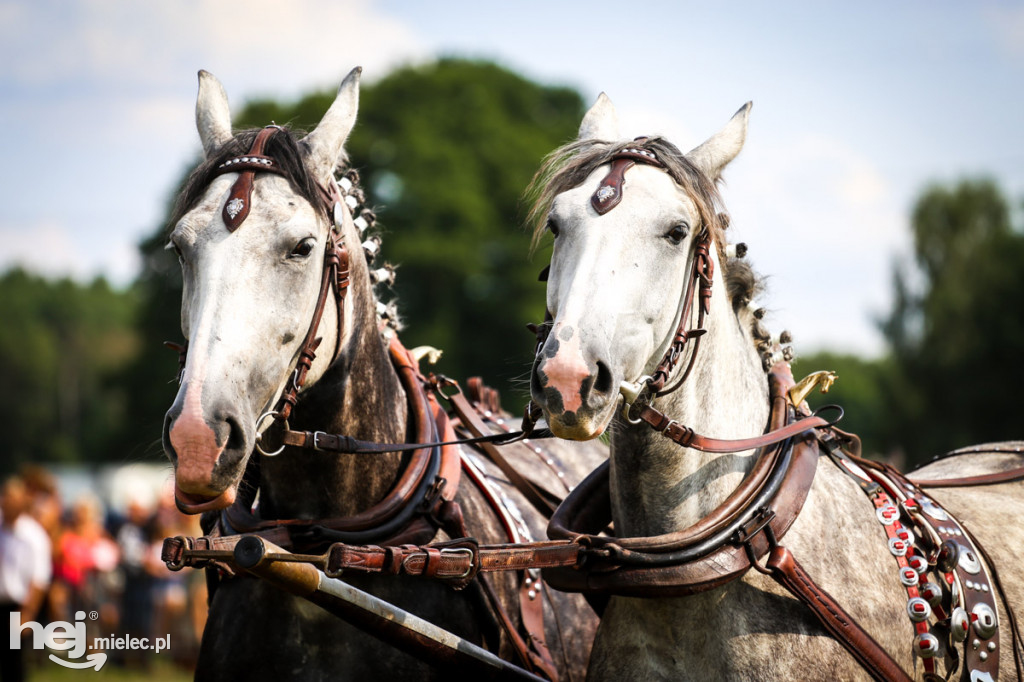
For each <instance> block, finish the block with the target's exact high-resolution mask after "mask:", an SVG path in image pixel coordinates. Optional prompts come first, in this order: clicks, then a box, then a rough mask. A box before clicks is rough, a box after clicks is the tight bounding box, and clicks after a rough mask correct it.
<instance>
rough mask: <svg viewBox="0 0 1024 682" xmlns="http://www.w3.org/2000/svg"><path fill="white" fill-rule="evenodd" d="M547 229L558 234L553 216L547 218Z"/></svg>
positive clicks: (555, 234)
mask: <svg viewBox="0 0 1024 682" xmlns="http://www.w3.org/2000/svg"><path fill="white" fill-rule="evenodd" d="M547 230H548V232H550V233H551V234H553V235H554V236H556V237H557V236H558V223H556V222H555V219H554V218H548V224H547Z"/></svg>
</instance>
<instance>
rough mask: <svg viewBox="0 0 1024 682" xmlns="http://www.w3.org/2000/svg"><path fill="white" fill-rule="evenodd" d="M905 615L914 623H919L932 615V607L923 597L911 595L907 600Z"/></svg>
mask: <svg viewBox="0 0 1024 682" xmlns="http://www.w3.org/2000/svg"><path fill="white" fill-rule="evenodd" d="M907 615H908V616H910V620H912V621H914V622H915V623H921V622H923V621H926V620H928V617H929V616H931V615H932V607H931V606H930V605H929V604H928V602H926V601H925V600H924V599H921V598H920V597H912V598H911V599H910V601H908V602H907Z"/></svg>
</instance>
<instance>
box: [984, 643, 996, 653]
mask: <svg viewBox="0 0 1024 682" xmlns="http://www.w3.org/2000/svg"><path fill="white" fill-rule="evenodd" d="M986 648H988V650H989V651H995V650H996V643H995V642H989V643H988V644H987V645H986Z"/></svg>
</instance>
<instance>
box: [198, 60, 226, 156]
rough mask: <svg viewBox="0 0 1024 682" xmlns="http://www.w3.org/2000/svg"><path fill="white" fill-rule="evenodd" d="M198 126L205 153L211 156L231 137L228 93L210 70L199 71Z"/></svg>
mask: <svg viewBox="0 0 1024 682" xmlns="http://www.w3.org/2000/svg"><path fill="white" fill-rule="evenodd" d="M196 128H198V129H199V139H200V140H202V142H203V153H204V154H205V155H206V158H210V156H211V155H212V154H213V153H214V152H215V151H216V150H217V149H218V148H219V147H220V146H221V145H222V144H224V143H225V142H227V141H228V140H230V139H231V110H230V109H229V108H228V95H227V93H226V92H224V86H223V85H221V84H220V81H219V80H217V79H216V78H215V77H214V75H213V74H212V73H210V72H209V71H200V72H199V96H198V97H197V98H196Z"/></svg>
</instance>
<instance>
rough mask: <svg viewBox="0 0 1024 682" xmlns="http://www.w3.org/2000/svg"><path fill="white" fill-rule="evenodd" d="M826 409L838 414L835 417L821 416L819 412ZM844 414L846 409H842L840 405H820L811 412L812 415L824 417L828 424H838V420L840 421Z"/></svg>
mask: <svg viewBox="0 0 1024 682" xmlns="http://www.w3.org/2000/svg"><path fill="white" fill-rule="evenodd" d="M826 410H833V411H835V412H837V413H838V414H837V416H836V417H835V419H825V418H824V417H821V414H820V413H821V412H825V411H826ZM845 415H846V411H845V410H844V409H843V406H842V405H822V406H821V407H819V408H818V409H816V410H814V411H813V412H811V416H812V417H821V418H822V419H825V421H827V422H828V425H829V426H835V425H836V424H838V423H839V422H840V421H842V419H843V417H844V416H845Z"/></svg>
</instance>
